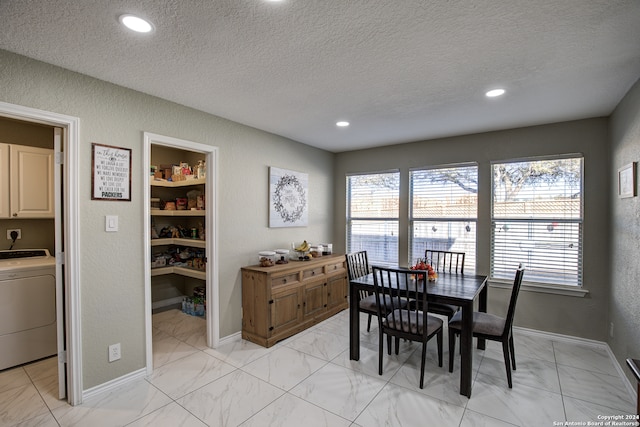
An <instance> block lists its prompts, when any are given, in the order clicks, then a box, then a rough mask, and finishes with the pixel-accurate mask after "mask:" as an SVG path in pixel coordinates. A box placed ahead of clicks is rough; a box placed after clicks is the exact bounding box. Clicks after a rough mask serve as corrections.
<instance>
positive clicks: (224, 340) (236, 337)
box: [218, 332, 242, 346]
mask: <svg viewBox="0 0 640 427" xmlns="http://www.w3.org/2000/svg"><path fill="white" fill-rule="evenodd" d="M241 339H242V333H241V332H236V333H235V334H231V335H227V336H226V337H224V338H220V340H219V341H218V346H221V345H224V344H228V343H230V342H234V341H240V340H241Z"/></svg>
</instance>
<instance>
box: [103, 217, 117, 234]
mask: <svg viewBox="0 0 640 427" xmlns="http://www.w3.org/2000/svg"><path fill="white" fill-rule="evenodd" d="M105 218H106V219H105V229H104V231H118V215H107V216H106V217H105Z"/></svg>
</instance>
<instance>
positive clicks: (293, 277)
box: [271, 273, 298, 288]
mask: <svg viewBox="0 0 640 427" xmlns="http://www.w3.org/2000/svg"><path fill="white" fill-rule="evenodd" d="M297 281H298V273H291V274H288V275H286V276H280V277H273V278H272V279H271V287H272V288H275V287H278V286H282V285H290V284H292V283H296V282H297Z"/></svg>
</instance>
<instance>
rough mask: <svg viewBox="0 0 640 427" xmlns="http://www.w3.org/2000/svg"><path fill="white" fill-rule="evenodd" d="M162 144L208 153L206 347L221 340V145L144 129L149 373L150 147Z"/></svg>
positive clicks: (150, 356)
mask: <svg viewBox="0 0 640 427" xmlns="http://www.w3.org/2000/svg"><path fill="white" fill-rule="evenodd" d="M152 145H162V146H165V147H171V148H179V149H182V150H186V151H193V152H198V153H202V154H204V155H206V165H207V178H206V182H205V200H206V214H205V227H206V228H205V229H206V234H207V240H206V241H207V245H206V249H205V255H206V257H207V269H206V295H207V300H208V304H207V306H206V307H207V313H206V321H207V346H209V347H211V348H215V347H217V346H218V344H219V342H220V298H219V294H220V292H219V283H218V270H219V268H218V187H217V184H218V147H214V146H211V145H206V144H201V143H197V142H192V141H187V140H184V139H178V138H173V137H170V136H164V135H158V134H155V133H151V132H144V137H143V148H142V150H143V155H142V157H143V159H142V161H143V166H142V170H143V171H145V173H144V177H143V180H142V181H143V183H142V185H143V191H142V194H143V195H144V196H143V206H144V242H145V244H144V260H145V265H146V267H145V274H144V307H145V308H144V310H145V334H146V365H147V375H150V374H151V373H152V372H153V340H152V338H153V329H152V317H151V311H152V302H151V263H150V260H151V245H150V244H149V242H151V215H150V214H151V212H150V208H151V195H150V191H149V186H150V173H149V166H150V165H151V146H152Z"/></svg>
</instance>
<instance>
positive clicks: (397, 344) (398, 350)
mask: <svg viewBox="0 0 640 427" xmlns="http://www.w3.org/2000/svg"><path fill="white" fill-rule="evenodd" d="M399 353H400V337H396V355H398V354H399Z"/></svg>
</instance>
